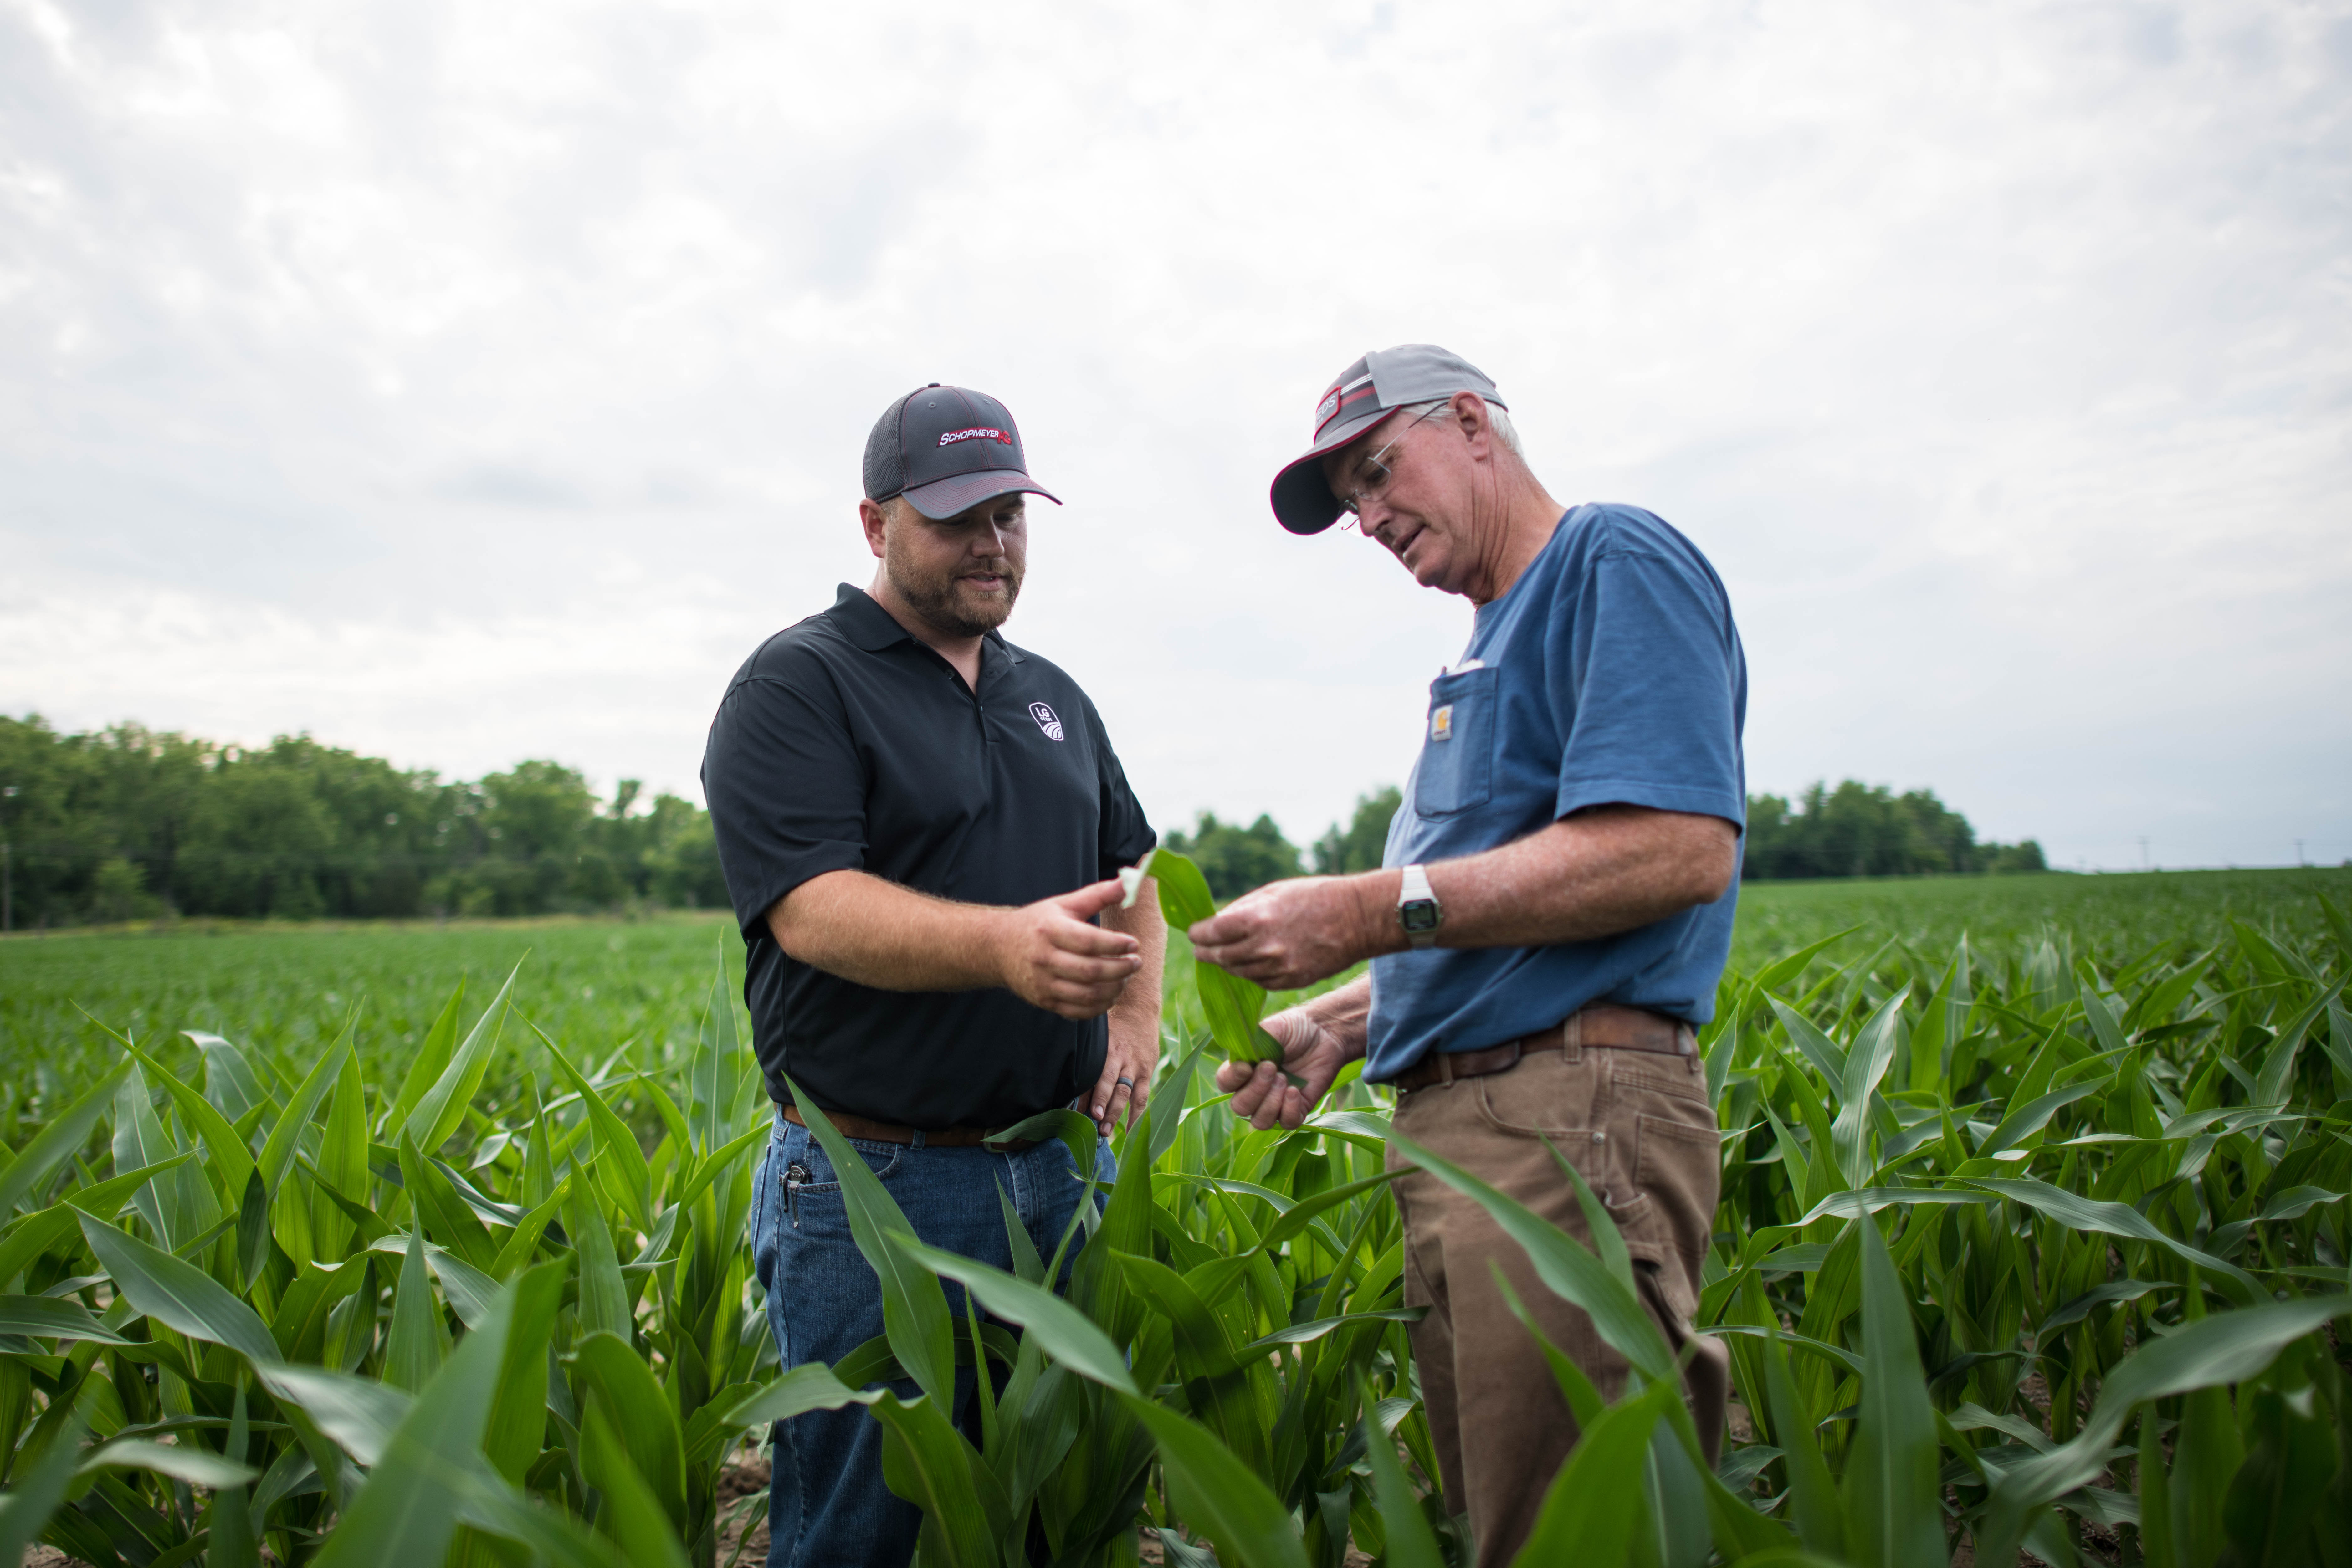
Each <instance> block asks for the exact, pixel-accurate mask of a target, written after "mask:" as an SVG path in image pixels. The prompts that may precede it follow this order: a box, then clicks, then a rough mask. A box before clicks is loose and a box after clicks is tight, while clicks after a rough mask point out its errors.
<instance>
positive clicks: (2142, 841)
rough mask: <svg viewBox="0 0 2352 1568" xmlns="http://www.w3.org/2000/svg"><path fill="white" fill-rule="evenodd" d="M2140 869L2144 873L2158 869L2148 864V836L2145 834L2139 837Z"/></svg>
mask: <svg viewBox="0 0 2352 1568" xmlns="http://www.w3.org/2000/svg"><path fill="white" fill-rule="evenodd" d="M2139 868H2140V869H2141V870H2143V871H2153V870H2155V869H2156V868H2155V867H2154V866H2152V865H2150V864H2149V863H2148V858H2147V834H2145V833H2143V834H2141V835H2140V836H2139Z"/></svg>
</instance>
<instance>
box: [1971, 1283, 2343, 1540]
mask: <svg viewBox="0 0 2352 1568" xmlns="http://www.w3.org/2000/svg"><path fill="white" fill-rule="evenodd" d="M2347 1314H2352V1296H2346V1295H2336V1296H2322V1297H2314V1298H2306V1299H2305V1300H2297V1301H2280V1302H2274V1303H2272V1304H2270V1305H2266V1306H2260V1307H2248V1308H2244V1309H2242V1310H2237V1311H2231V1312H2221V1313H2217V1314H2215V1315H2213V1316H2210V1317H2207V1318H2200V1319H2199V1320H2198V1321H2194V1322H2190V1323H2188V1324H2185V1325H2183V1326H2182V1327H2181V1328H2180V1329H2179V1330H2178V1331H2175V1332H2173V1333H2169V1334H2167V1335H2165V1336H2163V1337H2162V1338H2160V1339H2157V1340H2154V1341H2152V1342H2148V1343H2146V1344H2143V1345H2142V1346H2141V1347H2140V1348H2139V1349H2138V1350H2137V1351H2135V1352H2132V1353H2131V1354H2130V1355H2128V1356H2126V1357H2125V1358H2124V1359H2123V1360H2122V1361H2121V1362H2120V1363H2117V1364H2116V1366H2115V1368H2114V1369H2113V1370H2112V1371H2110V1372H2109V1373H2107V1375H2106V1378H2105V1382H2104V1383H2103V1384H2101V1386H2100V1389H2099V1398H2098V1403H2097V1404H2095V1405H2093V1406H2092V1409H2091V1414H2090V1415H2089V1416H2088V1417H2086V1418H2085V1419H2084V1423H2083V1427H2082V1430H2081V1431H2080V1432H2078V1433H2077V1434H2075V1436H2074V1439H2073V1440H2072V1441H2070V1442H2068V1443H2066V1444H2064V1445H2063V1446H2061V1447H2057V1448H2054V1449H2053V1450H2052V1451H2051V1452H2049V1453H2047V1454H2042V1455H2037V1456H2036V1457H2035V1458H2032V1459H2029V1460H2027V1461H2025V1462H2024V1463H2022V1464H2021V1465H2019V1466H2017V1467H2016V1468H2012V1469H2011V1470H2008V1471H2006V1472H2004V1473H2003V1474H2002V1475H2001V1477H2000V1479H1999V1480H1998V1481H1997V1482H1996V1483H1995V1484H1994V1488H1993V1498H1992V1513H1993V1515H1994V1518H1995V1522H1996V1524H1997V1525H1998V1526H1999V1529H1998V1531H1996V1532H1994V1533H1992V1534H1991V1536H1990V1539H1991V1540H1992V1541H1993V1542H1995V1543H1996V1544H1998V1543H1999V1542H2001V1541H2003V1540H2009V1541H2012V1542H2014V1541H2015V1540H2021V1539H2022V1536H2023V1532H2024V1528H2025V1523H2026V1515H2027V1514H2029V1513H2031V1512H2032V1511H2034V1510H2039V1509H2042V1508H2046V1507H2047V1506H2048V1505H2049V1504H2051V1503H2053V1502H2054V1501H2056V1500H2058V1499H2059V1498H2061V1497H2063V1496H2064V1495H2065V1494H2066V1493H2068V1492H2070V1491H2073V1490H2074V1489H2075V1488H2076V1487H2080V1486H2086V1485H2088V1484H2089V1483H2090V1482H2091V1481H2093V1480H2094V1479H2096V1478H2097V1476H2098V1474H2099V1472H2100V1471H2101V1470H2102V1469H2104V1468H2106V1450H2107V1448H2108V1447H2110V1446H2111V1445H2112V1444H2113V1443H2114V1442H2115V1440H2116V1435H2117V1434H2118V1433H2119V1432H2121V1431H2122V1429H2123V1425H2124V1423H2125V1422H2126V1420H2128V1419H2129V1418H2130V1416H2131V1415H2132V1414H2133V1412H2134V1411H2135V1409H2137V1407H2138V1406H2139V1405H2143V1404H2145V1403H2147V1401H2149V1400H2154V1399H2166V1398H2169V1397H2171V1396H2173V1395H2175V1394H2189V1393H2191V1392H2193V1391H2196V1390H2200V1389H2207V1388H2221V1387H2224V1386H2226V1385H2227V1384H2232V1383H2241V1382H2243V1381H2244V1380H2246V1379H2248V1378H2251V1377H2253V1376H2255V1375H2256V1374H2258V1373H2261V1372H2262V1370H2263V1368H2264V1367H2267V1366H2268V1365H2269V1364H2270V1363H2271V1362H2272V1361H2273V1360H2274V1359H2275V1358H2276V1357H2277V1355H2278V1352H2280V1351H2281V1350H2282V1349H2284V1347H2285V1346H2286V1345H2287V1344H2289V1343H2291V1342H2294V1341H2295V1340H2297V1339H2300V1338H2302V1337H2303V1336H2304V1335H2305V1334H2308V1333H2311V1332H2313V1331H2315V1330H2316V1329H2317V1328H2318V1327H2319V1326H2320V1325H2321V1324H2323V1323H2325V1322H2327V1321H2329V1320H2330V1319H2334V1318H2340V1317H2344V1316H2347ZM2223 1410H2224V1412H2225V1418H2226V1411H2227V1405H2226V1404H2225V1405H2224V1406H2223ZM2231 1468H2234V1466H2233V1467H2231ZM2176 1474H2178V1467H2176ZM2182 1544H2183V1548H2184V1550H2185V1549H2186V1546H2187V1544H2188V1543H2186V1542H2183V1543H2182ZM2012 1549H2013V1548H2012ZM1988 1560H1990V1559H1988Z"/></svg>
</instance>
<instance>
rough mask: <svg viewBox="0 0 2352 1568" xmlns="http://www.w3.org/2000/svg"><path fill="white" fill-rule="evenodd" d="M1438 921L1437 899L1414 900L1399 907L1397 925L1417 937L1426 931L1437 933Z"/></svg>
mask: <svg viewBox="0 0 2352 1568" xmlns="http://www.w3.org/2000/svg"><path fill="white" fill-rule="evenodd" d="M1438 919H1439V916H1438V912H1437V900H1435V899H1414V900H1411V901H1410V902H1407V903H1402V904H1399V905H1398V906H1397V924H1399V925H1401V926H1402V927H1404V929H1405V930H1406V931H1411V932H1412V933H1413V934H1414V935H1416V936H1418V935H1419V934H1420V933H1422V932H1423V931H1435V930H1436V929H1437V921H1438Z"/></svg>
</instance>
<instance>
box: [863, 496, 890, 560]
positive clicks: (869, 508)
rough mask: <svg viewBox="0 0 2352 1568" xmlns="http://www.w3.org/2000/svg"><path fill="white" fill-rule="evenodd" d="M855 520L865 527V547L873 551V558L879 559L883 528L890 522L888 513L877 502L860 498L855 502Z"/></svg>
mask: <svg viewBox="0 0 2352 1568" xmlns="http://www.w3.org/2000/svg"><path fill="white" fill-rule="evenodd" d="M857 521H859V522H860V523H861V524H863V525H864V527H865V529H866V548H868V549H870V550H872V551H873V552H874V559H875V560H877V561H879V560H881V559H882V551H883V544H884V541H885V538H886V534H885V530H886V529H887V527H888V526H889V522H890V518H889V514H888V513H887V512H885V511H884V510H882V508H881V506H880V505H879V503H877V502H875V501H870V500H861V501H859V502H858V503H857Z"/></svg>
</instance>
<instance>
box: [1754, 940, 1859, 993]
mask: <svg viewBox="0 0 2352 1568" xmlns="http://www.w3.org/2000/svg"><path fill="white" fill-rule="evenodd" d="M1862 929H1863V928H1862V927H1860V926H1848V927H1846V928H1845V930H1843V931H1839V932H1838V933H1837V934H1836V935H1834V936H1825V937H1823V938H1822V940H1821V941H1819V942H1814V943H1813V944H1812V945H1811V946H1810V947H1801V948H1799V949H1798V950H1797V951H1796V952H1792V953H1790V955H1789V956H1788V957H1786V958H1783V959H1780V960H1778V961H1777V962H1775V963H1768V964H1766V965H1765V966H1764V967H1763V968H1762V969H1759V970H1758V971H1757V972H1756V979H1755V981H1754V983H1753V984H1752V986H1751V989H1752V991H1753V992H1754V994H1757V995H1763V994H1768V993H1769V992H1774V991H1778V990H1779V989H1780V987H1781V986H1783V985H1786V984H1789V982H1790V981H1791V980H1794V979H1796V978H1797V977H1798V976H1800V975H1801V974H1803V973H1805V968H1806V966H1807V965H1808V964H1810V963H1812V962H1813V960H1814V959H1816V958H1818V957H1820V956H1821V955H1822V953H1824V952H1828V951H1829V950H1830V949H1831V948H1832V947H1835V946H1836V945H1837V944H1838V943H1839V942H1843V941H1844V940H1845V939H1846V938H1848V937H1850V936H1852V935H1853V933H1854V932H1856V931H1860V930H1862Z"/></svg>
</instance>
